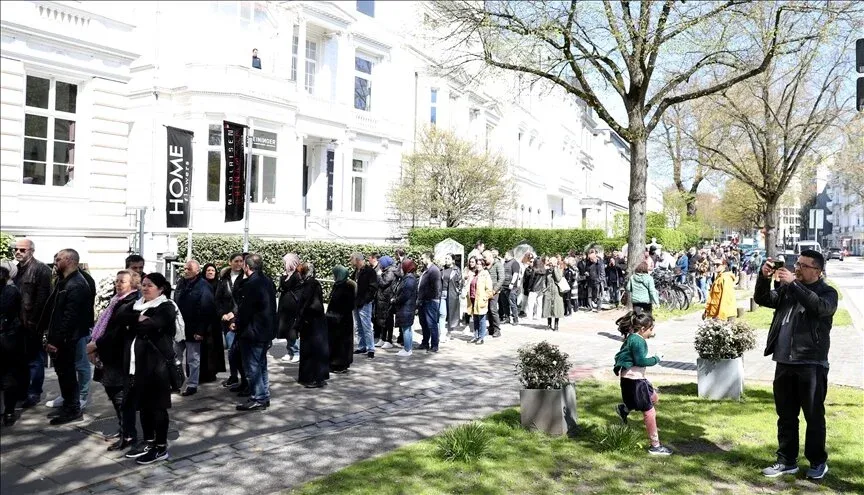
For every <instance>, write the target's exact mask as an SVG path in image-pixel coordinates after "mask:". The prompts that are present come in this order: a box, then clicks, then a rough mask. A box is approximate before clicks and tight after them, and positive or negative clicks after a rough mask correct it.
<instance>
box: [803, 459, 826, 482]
mask: <svg viewBox="0 0 864 495" xmlns="http://www.w3.org/2000/svg"><path fill="white" fill-rule="evenodd" d="M826 474H828V464H826V463H824V462H823V463H822V464H819V465H818V466H811V467H810V469H808V470H807V477H808V478H810V479H811V480H821V479H822V478H824V477H825V475H826Z"/></svg>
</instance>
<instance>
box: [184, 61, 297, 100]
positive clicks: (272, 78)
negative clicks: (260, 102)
mask: <svg viewBox="0 0 864 495" xmlns="http://www.w3.org/2000/svg"><path fill="white" fill-rule="evenodd" d="M183 75H184V76H185V81H184V85H185V86H186V87H187V88H188V89H190V90H194V91H205V92H213V93H228V94H244V95H252V96H258V97H261V98H265V99H269V100H275V101H283V102H285V101H291V100H295V99H296V91H297V90H296V83H295V82H294V81H291V80H290V79H288V78H286V77H283V76H277V75H275V74H271V73H269V72H263V71H261V70H259V69H253V68H251V67H243V66H240V65H218V64H187V65H186V70H185V71H184V73H183Z"/></svg>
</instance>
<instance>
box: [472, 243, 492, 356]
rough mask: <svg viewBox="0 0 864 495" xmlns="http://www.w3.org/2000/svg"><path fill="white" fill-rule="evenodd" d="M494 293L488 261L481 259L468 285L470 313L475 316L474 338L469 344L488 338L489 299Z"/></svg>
mask: <svg viewBox="0 0 864 495" xmlns="http://www.w3.org/2000/svg"><path fill="white" fill-rule="evenodd" d="M493 294H494V293H493V289H492V277H491V276H490V275H489V270H487V269H486V262H485V261H484V260H482V259H480V260H478V261H477V265H476V267H475V269H474V277H472V278H471V281H470V282H469V285H468V301H467V302H468V313H469V314H470V315H471V316H472V317H473V318H474V338H472V339H471V340H469V341H468V343H469V344H476V345H482V344H483V342H484V340H485V339H486V332H487V327H486V325H487V315H488V313H489V300H490V299H492V297H493Z"/></svg>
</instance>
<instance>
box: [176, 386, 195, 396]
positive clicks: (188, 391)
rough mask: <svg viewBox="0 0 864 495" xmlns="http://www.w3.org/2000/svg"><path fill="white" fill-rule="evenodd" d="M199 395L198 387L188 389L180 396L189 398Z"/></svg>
mask: <svg viewBox="0 0 864 495" xmlns="http://www.w3.org/2000/svg"><path fill="white" fill-rule="evenodd" d="M197 393H198V388H196V387H186V390H184V391H183V393H182V394H180V395H181V396H182V397H189V396H190V395H195V394H197Z"/></svg>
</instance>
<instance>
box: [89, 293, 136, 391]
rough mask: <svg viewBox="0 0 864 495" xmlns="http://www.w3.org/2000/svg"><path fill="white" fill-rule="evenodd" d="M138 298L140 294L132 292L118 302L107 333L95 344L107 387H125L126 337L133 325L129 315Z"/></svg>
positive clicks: (103, 379)
mask: <svg viewBox="0 0 864 495" xmlns="http://www.w3.org/2000/svg"><path fill="white" fill-rule="evenodd" d="M137 298H138V293H137V292H132V293H131V294H129V295H127V296H126V297H124V298H123V299H121V300H120V301H119V302H117V304H116V305H115V306H114V312H113V313H111V318H109V319H108V323H107V324H106V325H105V332H104V333H103V334H102V336H101V337H99V338H98V339H97V340H96V342H95V344H96V350H97V351H98V352H99V360H100V361H102V380H101V381H102V385H104V386H106V387H120V386H123V379H124V377H125V376H126V370H124V369H123V358H124V355H125V348H124V346H125V345H127V344H128V343H129V342H128V341H127V340H126V335H127V333H128V328H127V327H128V326H129V325H130V324H131V321H130V320H129V314H130V313H131V309H132V305H134V304H135V301H136V300H137ZM124 317H125V319H124Z"/></svg>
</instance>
